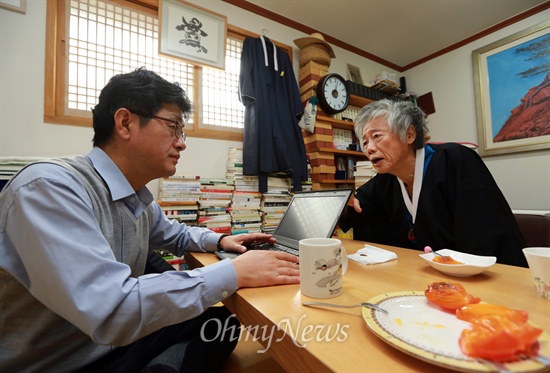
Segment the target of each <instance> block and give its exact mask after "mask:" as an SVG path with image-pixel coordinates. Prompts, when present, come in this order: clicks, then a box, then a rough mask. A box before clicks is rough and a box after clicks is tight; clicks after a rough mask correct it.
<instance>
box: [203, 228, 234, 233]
mask: <svg viewBox="0 0 550 373" xmlns="http://www.w3.org/2000/svg"><path fill="white" fill-rule="evenodd" d="M208 229H210V230H211V231H213V232H216V233H227V234H231V227H208Z"/></svg>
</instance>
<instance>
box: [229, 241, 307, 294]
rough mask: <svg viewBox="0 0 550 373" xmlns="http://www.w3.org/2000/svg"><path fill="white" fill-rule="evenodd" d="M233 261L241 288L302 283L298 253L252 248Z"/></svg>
mask: <svg viewBox="0 0 550 373" xmlns="http://www.w3.org/2000/svg"><path fill="white" fill-rule="evenodd" d="M228 238H229V237H228ZM232 262H233V266H234V267H235V272H237V281H238V286H239V288H245V287H260V286H270V285H284V284H299V283H300V267H299V264H298V263H299V257H297V256H296V255H292V254H289V253H285V252H282V251H275V250H252V251H249V252H247V253H245V254H243V255H239V256H238V257H236V258H235V259H233V260H232Z"/></svg>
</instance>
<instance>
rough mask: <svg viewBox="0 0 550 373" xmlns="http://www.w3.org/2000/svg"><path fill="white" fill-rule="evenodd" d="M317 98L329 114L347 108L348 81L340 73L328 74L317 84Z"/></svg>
mask: <svg viewBox="0 0 550 373" xmlns="http://www.w3.org/2000/svg"><path fill="white" fill-rule="evenodd" d="M317 98H318V99H319V105H320V106H321V109H323V111H324V112H326V113H327V114H337V113H340V112H342V111H344V110H345V109H346V107H347V106H348V103H349V92H348V89H347V87H346V82H345V81H344V78H342V77H341V76H340V75H338V74H328V75H325V76H324V77H322V78H321V80H319V83H318V84H317Z"/></svg>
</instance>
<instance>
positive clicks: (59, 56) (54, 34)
mask: <svg viewBox="0 0 550 373" xmlns="http://www.w3.org/2000/svg"><path fill="white" fill-rule="evenodd" d="M69 1H70V0H47V8H46V58H45V76H44V122H45V123H53V124H62V125H72V126H82V127H92V114H91V112H82V115H76V114H75V115H71V114H65V107H66V101H65V97H66V94H67V84H66V69H67V62H68V61H67V57H66V55H65V50H66V45H65V35H66V31H67V25H66V9H67V6H68V5H67V3H68V2H69ZM109 1H111V2H113V3H116V4H119V5H122V6H125V7H129V8H133V9H135V10H139V11H142V12H145V13H148V14H150V15H152V16H155V17H158V0H109ZM259 36H260V35H259V34H256V33H253V32H250V31H248V30H245V29H242V28H239V27H236V26H233V25H230V24H227V37H228V38H233V39H237V40H244V39H245V38H246V37H254V38H256V37H259ZM272 41H273V40H272ZM273 43H274V44H275V45H276V46H277V47H278V48H280V49H282V50H284V51H285V52H287V53H288V55H289V57H290V60H291V62H292V47H291V46H289V45H286V44H282V43H279V42H276V41H273ZM202 69H203V68H202V67H201V66H198V65H195V66H194V67H193V80H194V82H195V84H193V90H194V91H193V97H195V100H194V102H193V106H194V107H195V108H196V110H194V111H193V123H195V124H194V126H193V128H186V129H185V133H186V135H187V136H188V137H199V138H209V139H218V140H226V141H241V142H242V141H243V134H242V130H235V129H232V130H223V129H220V130H218V129H212V128H211V126H209V128H202V127H201V125H202V121H201V117H202V111H201V110H200V108H201V107H202V102H201V101H202V97H201V93H202V92H201V85H202V84H201V83H200V82H201V79H202ZM71 111H72V112H74V110H71Z"/></svg>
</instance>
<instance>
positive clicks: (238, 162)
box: [225, 148, 243, 180]
mask: <svg viewBox="0 0 550 373" xmlns="http://www.w3.org/2000/svg"><path fill="white" fill-rule="evenodd" d="M242 176H243V149H242V148H229V150H228V154H227V170H226V173H225V177H226V178H227V179H230V180H235V178H236V177H242Z"/></svg>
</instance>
